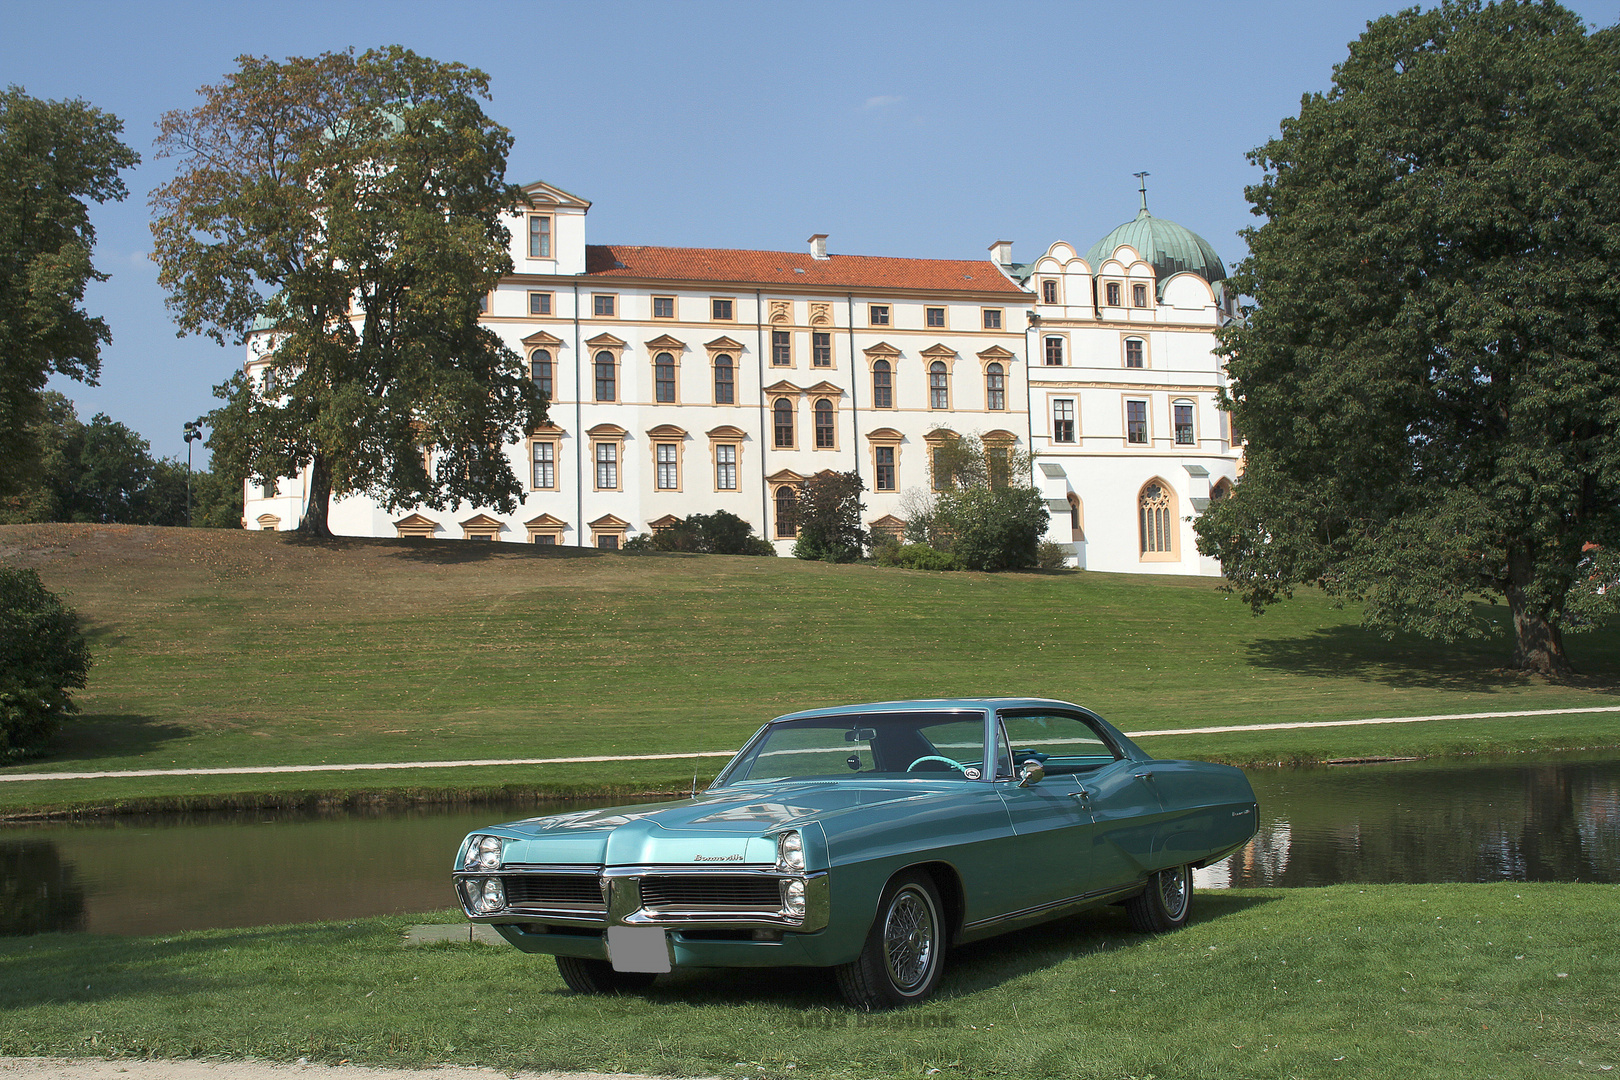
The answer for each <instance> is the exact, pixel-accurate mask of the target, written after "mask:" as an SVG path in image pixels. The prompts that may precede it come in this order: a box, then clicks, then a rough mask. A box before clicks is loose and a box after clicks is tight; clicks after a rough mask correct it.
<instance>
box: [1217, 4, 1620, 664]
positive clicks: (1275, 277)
mask: <svg viewBox="0 0 1620 1080" xmlns="http://www.w3.org/2000/svg"><path fill="white" fill-rule="evenodd" d="M1250 156H1251V158H1252V160H1253V161H1254V162H1256V163H1257V164H1259V165H1260V166H1262V167H1263V168H1264V169H1265V175H1264V178H1263V179H1262V181H1261V182H1260V183H1258V184H1256V185H1254V186H1253V187H1251V188H1249V189H1248V192H1247V194H1248V198H1249V201H1250V202H1251V203H1252V204H1253V210H1254V213H1255V214H1256V215H1257V216H1259V217H1261V218H1263V219H1264V223H1263V224H1261V225H1260V226H1258V227H1256V228H1251V229H1249V230H1247V231H1246V233H1245V237H1246V239H1247V240H1248V244H1249V250H1250V255H1249V257H1248V258H1247V259H1245V260H1244V261H1243V262H1242V263H1240V264H1239V266H1238V267H1237V273H1236V274H1235V275H1234V277H1233V279H1232V282H1231V284H1232V285H1233V286H1235V288H1236V289H1237V290H1238V292H1239V293H1240V294H1242V295H1244V296H1247V297H1250V298H1252V301H1253V303H1252V306H1251V307H1249V308H1248V309H1247V310H1246V312H1245V317H1244V318H1243V319H1242V320H1240V321H1238V322H1236V323H1234V324H1233V325H1230V326H1228V327H1226V328H1224V329H1223V330H1222V332H1221V347H1220V348H1221V352H1222V354H1223V355H1224V356H1225V358H1226V360H1227V366H1228V371H1229V374H1230V376H1231V379H1230V387H1229V400H1228V401H1227V402H1226V405H1227V406H1228V407H1229V408H1230V409H1231V410H1232V413H1233V420H1234V426H1235V428H1236V429H1237V430H1238V431H1239V432H1241V434H1242V435H1243V436H1244V437H1245V438H1246V439H1247V448H1246V451H1245V470H1244V475H1243V478H1242V480H1241V482H1239V483H1238V484H1237V485H1236V488H1235V490H1234V493H1233V497H1232V498H1230V499H1226V500H1223V501H1221V502H1218V503H1214V504H1212V505H1211V506H1210V508H1209V510H1208V512H1207V513H1205V514H1204V515H1203V516H1202V517H1201V518H1200V519H1199V520H1198V522H1197V523H1196V526H1195V527H1196V529H1197V531H1198V535H1199V550H1200V551H1202V552H1203V553H1204V554H1206V555H1213V556H1215V557H1217V558H1219V559H1220V560H1221V562H1222V567H1223V570H1224V572H1225V574H1226V576H1227V577H1228V578H1229V579H1230V581H1231V582H1233V583H1234V584H1235V585H1236V586H1237V587H1238V588H1239V589H1240V591H1241V592H1242V593H1243V595H1244V596H1245V597H1246V598H1247V599H1248V600H1249V601H1250V603H1251V604H1252V605H1253V606H1254V607H1255V609H1256V610H1259V609H1262V608H1264V607H1265V606H1266V605H1268V604H1270V603H1272V602H1274V601H1276V600H1278V599H1280V598H1283V597H1286V596H1288V595H1289V594H1290V590H1291V589H1292V588H1293V587H1294V586H1295V585H1296V584H1299V583H1315V584H1318V585H1320V586H1321V587H1322V588H1323V589H1324V590H1326V591H1327V592H1328V593H1330V594H1332V595H1335V596H1338V597H1342V598H1346V599H1352V600H1356V601H1359V602H1361V603H1363V604H1364V605H1365V606H1364V611H1365V620H1366V623H1367V624H1368V625H1369V626H1372V627H1375V628H1379V629H1381V630H1384V631H1386V632H1387V631H1393V630H1396V629H1406V630H1412V631H1417V632H1420V633H1422V634H1425V635H1429V636H1434V637H1439V638H1442V639H1451V638H1455V637H1458V636H1478V635H1485V634H1489V633H1491V632H1493V629H1494V628H1493V625H1492V624H1493V622H1494V621H1495V620H1494V619H1493V618H1492V616H1491V615H1490V608H1489V607H1488V606H1486V605H1484V604H1482V603H1481V602H1480V599H1481V597H1484V598H1487V599H1492V600H1494V599H1505V600H1506V602H1507V605H1508V607H1509V610H1510V611H1511V615H1512V622H1513V627H1514V653H1513V663H1514V664H1515V666H1517V667H1520V668H1523V669H1527V670H1532V671H1537V672H1542V673H1547V674H1553V675H1560V674H1563V673H1565V672H1567V671H1568V670H1569V668H1568V661H1567V659H1566V657H1565V653H1564V645H1563V634H1564V633H1565V632H1567V631H1571V630H1576V629H1582V628H1585V627H1589V626H1593V625H1597V624H1598V623H1599V622H1601V621H1602V619H1603V618H1605V617H1606V616H1607V614H1608V612H1609V611H1610V610H1611V609H1612V607H1613V603H1614V600H1615V597H1616V594H1617V592H1620V590H1616V589H1613V588H1609V587H1607V586H1612V585H1614V584H1615V575H1614V573H1613V572H1612V568H1610V567H1608V565H1607V564H1608V563H1610V562H1612V561H1613V560H1614V556H1615V555H1617V554H1620V31H1617V30H1616V29H1614V28H1610V29H1604V30H1597V31H1594V32H1588V31H1587V29H1586V27H1585V26H1584V25H1583V23H1582V21H1581V20H1580V18H1579V17H1577V16H1576V15H1574V14H1573V13H1571V12H1569V11H1567V10H1565V9H1564V8H1562V7H1560V6H1558V5H1557V4H1555V3H1511V2H1510V3H1499V4H1492V5H1490V6H1482V5H1480V4H1478V3H1446V4H1444V5H1443V6H1441V7H1440V8H1437V9H1434V10H1430V11H1419V10H1417V9H1412V10H1408V11H1404V12H1401V13H1400V14H1397V15H1390V16H1385V17H1383V18H1380V19H1378V20H1376V21H1374V22H1372V23H1369V24H1368V27H1367V31H1366V33H1365V34H1363V35H1362V36H1361V38H1360V39H1359V40H1357V41H1355V42H1353V43H1351V45H1350V54H1349V56H1348V58H1347V59H1346V60H1345V61H1344V62H1343V63H1341V64H1340V65H1339V66H1338V67H1337V68H1336V69H1335V71H1334V80H1333V86H1332V88H1331V89H1330V90H1329V91H1328V92H1326V93H1322V94H1310V95H1307V96H1306V97H1305V98H1304V99H1303V101H1302V102H1301V106H1300V112H1299V115H1298V116H1295V117H1290V118H1288V119H1286V120H1284V121H1283V123H1282V129H1281V134H1280V135H1279V136H1278V137H1277V138H1275V139H1273V140H1271V141H1270V142H1268V143H1266V144H1265V145H1264V146H1262V147H1260V148H1258V149H1257V150H1255V151H1253V153H1252V154H1251V155H1250Z"/></svg>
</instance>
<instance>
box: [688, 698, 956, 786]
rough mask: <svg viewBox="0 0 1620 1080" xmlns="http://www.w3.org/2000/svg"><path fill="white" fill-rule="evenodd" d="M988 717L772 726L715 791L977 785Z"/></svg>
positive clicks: (910, 716) (890, 717) (859, 716)
mask: <svg viewBox="0 0 1620 1080" xmlns="http://www.w3.org/2000/svg"><path fill="white" fill-rule="evenodd" d="M983 761H984V713H982V712H975V711H971V710H964V711H952V712H945V711H941V712H895V713H882V712H872V713H849V714H844V715H840V716H818V717H810V718H807V719H804V720H779V721H777V722H776V723H774V724H771V725H770V726H769V727H767V728H766V729H765V730H764V731H762V732H761V733H760V734H759V735H757V736H755V737H754V740H753V741H752V742H750V743H749V744H748V745H747V746H745V747H743V749H742V752H741V753H739V754H738V755H737V756H736V757H735V758H733V759H732V762H731V764H730V765H728V766H726V768H725V770H724V771H723V772H722V773H721V774H720V776H719V777H718V778H717V779H716V780H715V783H714V786H715V787H726V786H728V785H730V784H741V783H748V782H754V783H758V782H760V781H765V780H805V779H818V780H828V779H844V778H848V777H850V776H861V777H863V778H865V777H873V776H881V777H894V778H909V779H927V780H977V779H979V778H980V776H982V775H983V773H982V771H981V769H982V763H983Z"/></svg>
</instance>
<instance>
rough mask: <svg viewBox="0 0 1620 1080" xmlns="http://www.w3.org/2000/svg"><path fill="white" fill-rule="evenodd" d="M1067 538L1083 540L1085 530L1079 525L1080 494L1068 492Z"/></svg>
mask: <svg viewBox="0 0 1620 1080" xmlns="http://www.w3.org/2000/svg"><path fill="white" fill-rule="evenodd" d="M1069 538H1070V539H1071V540H1084V539H1085V538H1086V534H1085V530H1084V529H1082V528H1081V525H1080V496H1078V495H1076V494H1075V493H1074V492H1072V491H1071V492H1069Z"/></svg>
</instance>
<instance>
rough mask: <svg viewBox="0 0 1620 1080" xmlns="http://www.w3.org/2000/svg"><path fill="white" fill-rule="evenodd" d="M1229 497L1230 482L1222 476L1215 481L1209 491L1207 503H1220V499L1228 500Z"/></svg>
mask: <svg viewBox="0 0 1620 1080" xmlns="http://www.w3.org/2000/svg"><path fill="white" fill-rule="evenodd" d="M1231 497H1232V482H1231V481H1230V480H1228V479H1227V478H1226V477H1224V476H1223V477H1221V478H1220V479H1219V480H1217V481H1215V483H1214V485H1213V486H1212V487H1211V488H1210V489H1209V501H1210V502H1212V503H1213V502H1220V501H1221V500H1222V499H1230V498H1231Z"/></svg>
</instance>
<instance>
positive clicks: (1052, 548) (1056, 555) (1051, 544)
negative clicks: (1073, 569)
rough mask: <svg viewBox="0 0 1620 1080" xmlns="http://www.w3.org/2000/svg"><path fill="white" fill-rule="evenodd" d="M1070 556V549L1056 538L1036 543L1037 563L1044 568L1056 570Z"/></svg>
mask: <svg viewBox="0 0 1620 1080" xmlns="http://www.w3.org/2000/svg"><path fill="white" fill-rule="evenodd" d="M1068 558H1069V549H1068V547H1067V546H1066V545H1064V544H1060V543H1058V542H1057V541H1056V540H1042V541H1041V542H1040V543H1038V544H1036V545H1035V565H1036V566H1038V567H1040V568H1041V569H1042V570H1056V569H1058V568H1060V567H1061V566H1062V565H1063V564H1064V563H1065V562H1066V561H1068Z"/></svg>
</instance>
